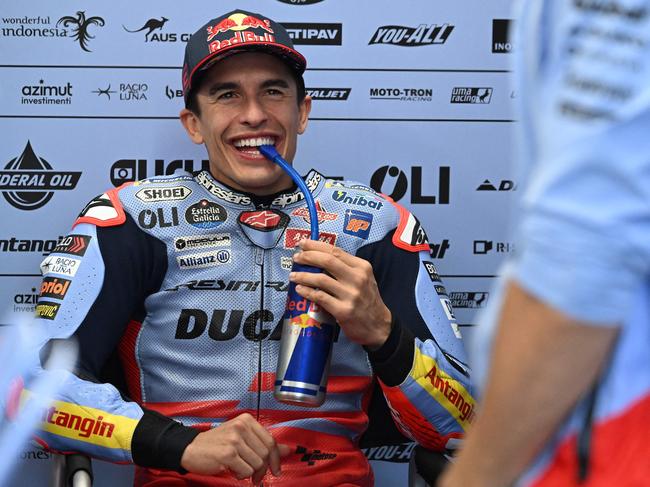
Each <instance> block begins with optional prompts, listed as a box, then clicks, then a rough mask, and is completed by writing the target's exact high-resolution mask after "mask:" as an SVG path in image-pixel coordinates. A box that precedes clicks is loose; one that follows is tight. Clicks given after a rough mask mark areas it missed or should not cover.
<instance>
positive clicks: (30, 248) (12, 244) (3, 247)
mask: <svg viewBox="0 0 650 487" xmlns="http://www.w3.org/2000/svg"><path fill="white" fill-rule="evenodd" d="M62 238H63V237H59V240H39V239H33V240H32V239H24V240H23V239H21V240H19V239H17V238H16V237H11V238H10V239H8V240H4V239H3V240H0V252H40V253H42V254H43V255H47V254H49V253H50V252H52V251H53V250H54V248H55V247H56V246H57V244H58V243H59V241H60V240H61V239H62Z"/></svg>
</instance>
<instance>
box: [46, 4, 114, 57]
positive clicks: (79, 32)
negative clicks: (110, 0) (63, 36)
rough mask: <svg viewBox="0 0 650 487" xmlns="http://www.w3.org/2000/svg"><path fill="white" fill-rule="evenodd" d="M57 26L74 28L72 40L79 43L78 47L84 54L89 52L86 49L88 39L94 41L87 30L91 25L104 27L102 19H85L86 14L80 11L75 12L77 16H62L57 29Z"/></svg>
mask: <svg viewBox="0 0 650 487" xmlns="http://www.w3.org/2000/svg"><path fill="white" fill-rule="evenodd" d="M59 24H62V25H63V27H68V26H70V25H73V26H74V28H73V30H72V33H73V34H74V36H73V40H75V41H78V42H79V46H80V47H81V49H83V50H84V51H86V52H91V51H90V49H88V42H89V41H90V39H94V38H95V36H94V35H91V34H90V32H89V31H88V28H89V27H90V26H91V25H96V26H97V27H104V19H102V18H101V17H86V12H84V11H83V10H80V11H78V12H77V16H76V17H73V16H71V15H66V16H63V17H61V18H60V19H59V21H58V22H57V23H56V26H57V27H58V26H59Z"/></svg>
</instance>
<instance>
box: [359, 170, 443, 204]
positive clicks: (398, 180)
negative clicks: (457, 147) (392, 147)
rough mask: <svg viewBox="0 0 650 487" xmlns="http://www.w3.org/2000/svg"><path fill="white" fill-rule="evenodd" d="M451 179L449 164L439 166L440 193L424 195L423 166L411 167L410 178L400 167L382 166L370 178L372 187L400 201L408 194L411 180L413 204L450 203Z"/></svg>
mask: <svg viewBox="0 0 650 487" xmlns="http://www.w3.org/2000/svg"><path fill="white" fill-rule="evenodd" d="M391 179H392V180H393V187H392V190H390V180H391ZM450 179H451V177H450V171H449V166H440V167H439V168H438V195H437V196H436V195H424V194H422V167H420V166H413V167H411V175H410V178H409V177H407V175H406V174H405V173H404V171H402V170H401V169H400V168H399V167H396V166H390V167H389V166H382V167H380V168H379V169H377V170H376V171H375V172H374V173H373V175H372V177H371V178H370V187H371V188H372V189H374V190H375V191H378V192H380V193H383V194H385V195H388V196H390V197H391V198H392V199H393V200H395V201H399V200H401V199H402V198H403V197H404V195H405V194H406V190H407V189H408V187H409V180H410V186H411V203H412V204H432V205H433V204H436V203H438V204H439V205H448V204H449V184H450Z"/></svg>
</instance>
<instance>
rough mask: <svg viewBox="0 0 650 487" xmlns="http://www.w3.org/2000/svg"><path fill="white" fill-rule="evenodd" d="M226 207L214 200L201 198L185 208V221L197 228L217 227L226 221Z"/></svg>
mask: <svg viewBox="0 0 650 487" xmlns="http://www.w3.org/2000/svg"><path fill="white" fill-rule="evenodd" d="M227 216H228V213H227V212H226V209H225V208H224V207H223V206H221V205H219V204H217V203H214V202H212V201H208V200H201V201H199V202H198V203H194V204H193V205H190V206H189V207H188V208H187V210H185V221H186V222H187V223H189V224H190V225H192V226H194V227H197V228H215V227H218V226H219V225H221V224H222V223H223V222H224V221H226V217H227Z"/></svg>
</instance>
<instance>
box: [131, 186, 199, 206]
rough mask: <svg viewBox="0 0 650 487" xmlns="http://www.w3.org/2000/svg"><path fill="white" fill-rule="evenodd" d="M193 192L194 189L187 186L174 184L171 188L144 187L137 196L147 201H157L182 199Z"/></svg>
mask: <svg viewBox="0 0 650 487" xmlns="http://www.w3.org/2000/svg"><path fill="white" fill-rule="evenodd" d="M191 194H192V190H191V189H190V188H188V187H187V186H173V187H171V188H143V189H141V190H140V191H138V192H137V193H135V197H136V198H138V199H139V200H140V201H144V202H145V203H154V202H157V201H180V200H184V199H185V198H187V197H188V196H189V195H191Z"/></svg>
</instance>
